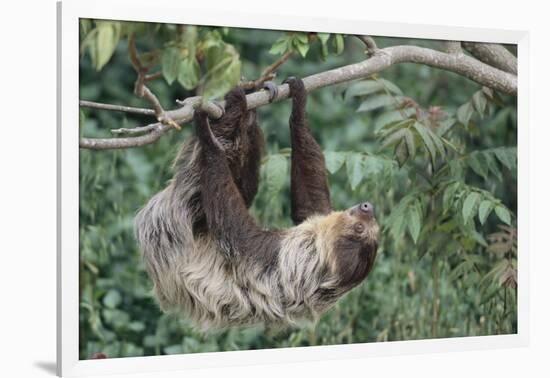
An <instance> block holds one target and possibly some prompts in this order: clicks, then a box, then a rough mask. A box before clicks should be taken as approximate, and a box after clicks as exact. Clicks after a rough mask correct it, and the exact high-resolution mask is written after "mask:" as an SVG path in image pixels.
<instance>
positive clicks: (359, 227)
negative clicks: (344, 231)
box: [353, 223, 365, 234]
mask: <svg viewBox="0 0 550 378" xmlns="http://www.w3.org/2000/svg"><path fill="white" fill-rule="evenodd" d="M353 230H354V231H355V232H356V233H358V234H360V233H362V232H363V231H364V230H365V226H363V224H362V223H355V225H353Z"/></svg>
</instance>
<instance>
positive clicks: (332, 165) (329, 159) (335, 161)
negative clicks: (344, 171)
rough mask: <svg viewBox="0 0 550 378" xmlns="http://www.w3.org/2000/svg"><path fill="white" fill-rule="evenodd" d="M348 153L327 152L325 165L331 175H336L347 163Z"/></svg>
mask: <svg viewBox="0 0 550 378" xmlns="http://www.w3.org/2000/svg"><path fill="white" fill-rule="evenodd" d="M346 155H347V153H346V152H335V151H325V164H326V166H327V169H328V171H329V172H330V173H331V174H334V173H336V172H337V171H338V170H339V169H340V168H341V167H342V165H344V163H345V161H346Z"/></svg>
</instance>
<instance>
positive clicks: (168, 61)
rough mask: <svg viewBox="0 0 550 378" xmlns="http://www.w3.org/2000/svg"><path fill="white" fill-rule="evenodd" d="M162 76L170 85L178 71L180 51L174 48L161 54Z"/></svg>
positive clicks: (167, 49)
mask: <svg viewBox="0 0 550 378" xmlns="http://www.w3.org/2000/svg"><path fill="white" fill-rule="evenodd" d="M161 64H162V75H163V76H164V79H165V80H166V82H167V83H168V84H172V83H173V82H174V80H176V78H177V77H178V74H179V71H180V64H181V57H180V51H179V49H178V48H176V47H169V48H166V49H165V50H164V51H163V53H162V63H161Z"/></svg>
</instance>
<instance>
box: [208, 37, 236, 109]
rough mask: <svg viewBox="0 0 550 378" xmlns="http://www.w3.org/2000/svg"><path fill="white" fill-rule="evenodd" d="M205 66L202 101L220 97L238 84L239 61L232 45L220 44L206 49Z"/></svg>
mask: <svg viewBox="0 0 550 378" xmlns="http://www.w3.org/2000/svg"><path fill="white" fill-rule="evenodd" d="M206 66H207V72H206V75H205V76H204V80H205V83H204V92H203V100H204V101H208V100H211V99H213V98H220V97H222V96H223V95H224V94H226V93H227V92H229V90H231V88H233V87H235V86H236V85H237V84H238V83H239V80H240V78H241V60H240V58H239V54H238V53H237V50H235V48H234V47H233V46H232V45H228V44H222V45H220V46H216V47H212V48H210V49H208V51H207V53H206Z"/></svg>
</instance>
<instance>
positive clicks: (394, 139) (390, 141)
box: [380, 129, 408, 150]
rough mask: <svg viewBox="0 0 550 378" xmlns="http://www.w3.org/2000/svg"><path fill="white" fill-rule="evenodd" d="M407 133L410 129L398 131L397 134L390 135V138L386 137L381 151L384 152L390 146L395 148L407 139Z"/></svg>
mask: <svg viewBox="0 0 550 378" xmlns="http://www.w3.org/2000/svg"><path fill="white" fill-rule="evenodd" d="M407 131H408V129H398V130H396V131H395V132H393V133H391V134H389V135H388V136H386V138H385V139H384V141H383V142H382V145H381V146H380V149H381V150H383V149H384V148H387V147H389V146H393V145H395V144H397V143H399V142H400V141H401V140H402V139H403V138H404V137H405V134H406V132H407Z"/></svg>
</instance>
